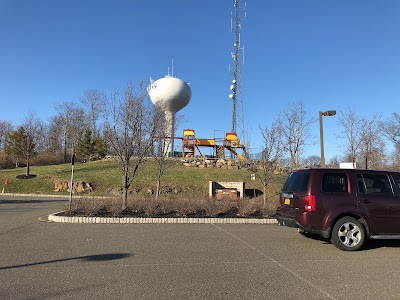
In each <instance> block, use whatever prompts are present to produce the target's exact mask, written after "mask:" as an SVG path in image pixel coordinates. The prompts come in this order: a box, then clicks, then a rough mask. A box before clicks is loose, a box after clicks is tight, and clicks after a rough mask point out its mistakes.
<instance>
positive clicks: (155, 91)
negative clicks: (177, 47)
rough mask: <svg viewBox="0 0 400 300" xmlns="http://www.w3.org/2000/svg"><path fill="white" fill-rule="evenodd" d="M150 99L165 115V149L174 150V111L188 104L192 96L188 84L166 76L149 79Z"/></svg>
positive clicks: (148, 90) (169, 151)
mask: <svg viewBox="0 0 400 300" xmlns="http://www.w3.org/2000/svg"><path fill="white" fill-rule="evenodd" d="M147 92H148V93H149V96H150V99H151V101H152V102H153V103H154V105H156V106H158V107H160V108H161V109H162V110H163V111H164V113H165V117H166V122H167V124H166V138H167V139H166V142H167V144H166V146H167V147H166V151H167V152H168V153H171V152H172V151H173V150H174V127H175V113H176V112H178V111H180V110H181V109H182V108H184V107H185V106H186V105H188V104H189V102H190V98H191V96H192V91H191V89H190V86H189V85H188V84H187V83H186V82H185V81H183V80H182V79H179V78H176V77H171V76H166V77H164V78H161V79H158V80H156V81H151V82H150V85H149V86H148V87H147Z"/></svg>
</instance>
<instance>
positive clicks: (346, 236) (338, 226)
mask: <svg viewBox="0 0 400 300" xmlns="http://www.w3.org/2000/svg"><path fill="white" fill-rule="evenodd" d="M331 242H332V244H334V245H335V246H336V247H337V248H339V249H341V250H344V251H356V250H359V249H360V248H361V247H362V246H363V244H364V242H365V228H364V226H363V225H362V224H361V223H360V222H359V221H357V220H356V219H354V218H352V217H343V218H341V219H339V220H338V221H337V222H336V223H335V225H334V226H333V229H332V237H331Z"/></svg>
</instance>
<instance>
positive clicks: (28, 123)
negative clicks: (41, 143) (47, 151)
mask: <svg viewBox="0 0 400 300" xmlns="http://www.w3.org/2000/svg"><path fill="white" fill-rule="evenodd" d="M22 127H23V128H24V130H25V143H24V149H23V153H24V156H25V159H26V176H29V173H30V162H31V159H32V157H33V156H34V155H35V154H36V152H35V147H37V141H38V140H39V135H40V134H41V133H40V130H41V129H42V127H43V123H42V122H41V121H40V120H39V118H38V117H37V116H36V115H35V114H33V113H29V114H28V116H27V117H26V118H25V120H24V122H23V124H22Z"/></svg>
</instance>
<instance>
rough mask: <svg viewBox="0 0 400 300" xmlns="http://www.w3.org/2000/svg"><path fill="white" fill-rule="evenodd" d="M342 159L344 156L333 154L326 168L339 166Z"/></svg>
mask: <svg viewBox="0 0 400 300" xmlns="http://www.w3.org/2000/svg"><path fill="white" fill-rule="evenodd" d="M343 161H344V158H343V157H342V156H339V155H335V156H333V157H332V158H331V159H330V160H329V162H328V168H339V167H340V163H341V162H343Z"/></svg>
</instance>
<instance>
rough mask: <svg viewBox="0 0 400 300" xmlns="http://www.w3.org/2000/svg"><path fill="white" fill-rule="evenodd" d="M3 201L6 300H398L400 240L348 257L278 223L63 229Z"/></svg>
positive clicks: (61, 203) (29, 203)
mask: <svg viewBox="0 0 400 300" xmlns="http://www.w3.org/2000/svg"><path fill="white" fill-rule="evenodd" d="M65 202H66V200H63V199H60V198H56V199H50V198H33V197H31V198H20V197H19V198H15V197H12V198H8V197H4V196H0V251H1V254H0V299H13V300H14V299H74V300H76V299H363V300H365V299H400V285H399V284H398V283H399V278H400V241H372V242H370V243H369V244H368V245H367V248H366V249H365V250H363V251H360V252H342V251H340V250H338V249H336V248H335V247H334V246H333V245H331V244H330V243H328V242H327V241H325V240H322V239H310V238H305V237H303V236H301V235H300V234H298V233H297V232H296V230H294V229H291V228H286V227H280V226H277V225H248V224H245V225H237V224H232V225H228V224H226V225H225V224H217V225H215V224H65V223H49V222H43V221H39V220H38V218H40V217H42V216H46V215H48V214H50V213H54V212H56V211H59V210H62V209H63V208H64V207H65Z"/></svg>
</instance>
